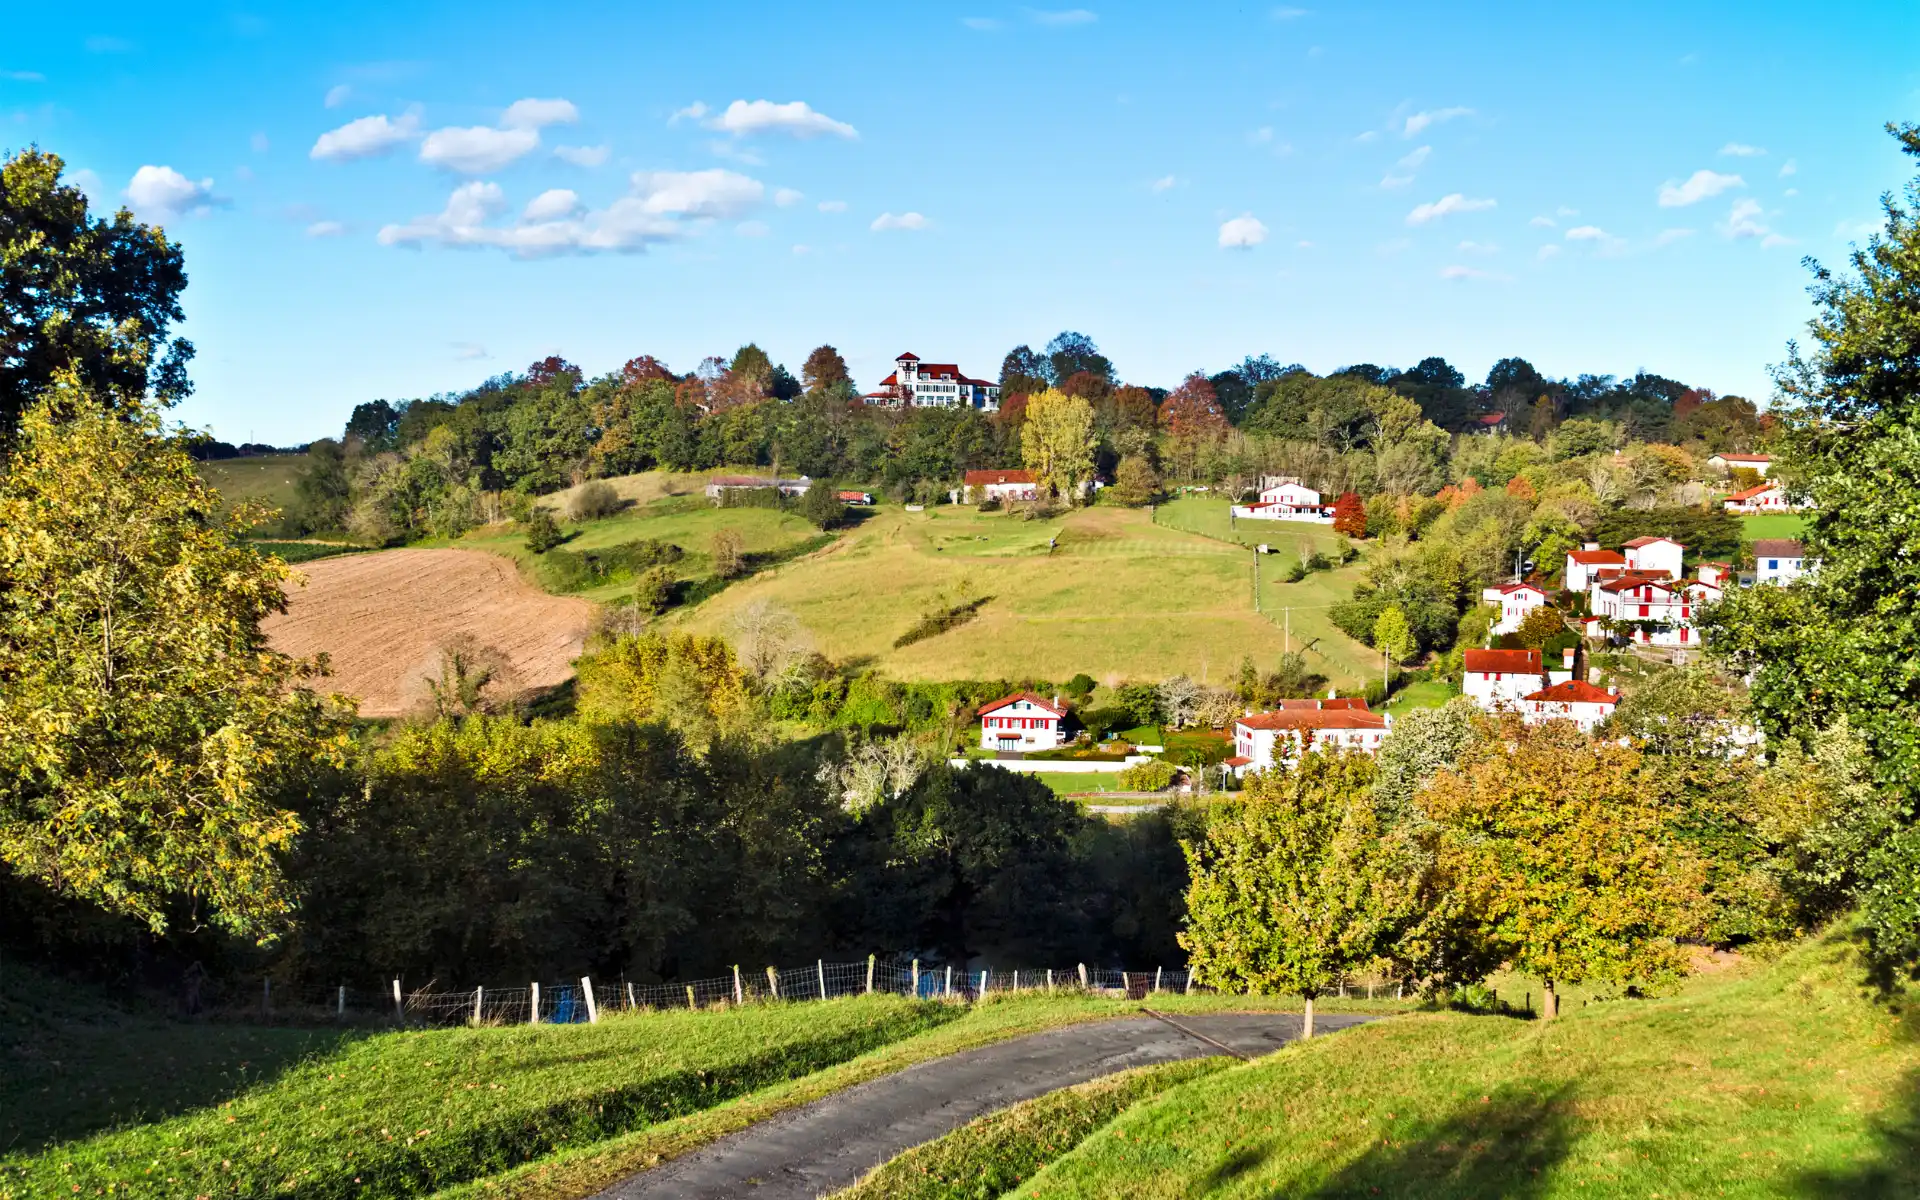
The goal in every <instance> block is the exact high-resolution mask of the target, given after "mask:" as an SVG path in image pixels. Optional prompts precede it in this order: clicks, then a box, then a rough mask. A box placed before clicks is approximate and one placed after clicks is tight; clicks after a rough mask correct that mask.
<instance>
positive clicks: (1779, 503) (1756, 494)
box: [1722, 483, 1804, 513]
mask: <svg viewBox="0 0 1920 1200" xmlns="http://www.w3.org/2000/svg"><path fill="white" fill-rule="evenodd" d="M1722 504H1723V506H1724V507H1725V508H1726V510H1727V511H1728V512H1734V513H1783V512H1793V511H1794V510H1795V509H1798V508H1802V507H1804V506H1803V505H1799V504H1795V503H1793V502H1792V501H1791V500H1789V499H1788V498H1787V489H1785V488H1783V487H1781V486H1780V485H1779V484H1778V483H1756V484H1754V485H1753V486H1752V487H1750V488H1742V489H1741V490H1740V491H1737V492H1735V493H1733V495H1731V496H1728V497H1727V498H1726V499H1725V500H1724V501H1722Z"/></svg>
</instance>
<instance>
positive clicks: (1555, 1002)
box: [1540, 979, 1560, 1021]
mask: <svg viewBox="0 0 1920 1200" xmlns="http://www.w3.org/2000/svg"><path fill="white" fill-rule="evenodd" d="M1559 1015H1560V996H1559V994H1558V993H1557V992H1555V991H1554V990H1553V980H1551V979H1548V980H1544V981H1542V983H1541V985H1540V1016H1541V1017H1542V1018H1543V1019H1545V1020H1548V1021H1551V1020H1553V1019H1554V1018H1555V1017H1557V1016H1559Z"/></svg>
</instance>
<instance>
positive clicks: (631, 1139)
mask: <svg viewBox="0 0 1920 1200" xmlns="http://www.w3.org/2000/svg"><path fill="white" fill-rule="evenodd" d="M1151 1003H1152V1005H1153V1007H1154V1008H1155V1009H1158V1010H1159V1011H1161V1012H1170V1013H1181V1012H1255V1011H1261V1012H1270V1011H1297V1010H1298V1008H1299V1002H1298V1001H1297V1000H1292V999H1289V998H1285V997H1259V996H1255V997H1247V996H1210V995H1194V996H1176V995H1168V994H1162V995H1159V996H1155V997H1152V998H1151ZM1322 1007H1323V1008H1325V1009H1326V1010H1327V1011H1333V1010H1334V1009H1335V1008H1336V1007H1337V1008H1338V1009H1339V1011H1343V1012H1346V1011H1354V1012H1379V1013H1393V1012H1404V1011H1406V1010H1407V1007H1408V1006H1404V1005H1398V1004H1393V1003H1390V1002H1379V1003H1374V1004H1368V1003H1365V1002H1362V1001H1354V1002H1353V1003H1351V1004H1341V1005H1335V1004H1333V1003H1332V1002H1330V1001H1323V1002H1322ZM1139 1011H1140V1005H1138V1004H1135V1003H1129V1002H1124V1001H1115V1000H1103V999H1096V998H1093V997H1087V996H1077V995H1060V996H1057V997H1049V996H1044V995H1025V996H1020V997H1018V998H1014V999H1004V1000H1003V999H993V1000H989V1001H987V1002H986V1003H984V1004H979V1005H975V1006H974V1007H972V1008H970V1009H967V1010H965V1014H964V1015H963V1016H961V1017H960V1018H959V1019H957V1020H954V1021H952V1022H949V1023H948V1024H946V1025H943V1026H941V1027H940V1028H938V1029H935V1030H933V1031H932V1032H930V1033H925V1034H921V1035H920V1036H918V1037H915V1038H910V1039H907V1040H904V1041H900V1042H895V1043H894V1044H892V1045H889V1046H886V1047H883V1048H881V1049H879V1050H875V1051H872V1052H870V1053H868V1054H866V1055H863V1056H862V1057H860V1058H857V1059H854V1060H852V1061H850V1062H846V1063H842V1064H840V1065H838V1066H835V1067H829V1068H828V1069H826V1070H824V1071H819V1072H816V1073H815V1074H812V1075H808V1076H806V1077H805V1078H803V1079H796V1080H793V1081H791V1082H788V1083H783V1084H778V1085H776V1086H774V1087H770V1088H767V1089H765V1090H764V1091H761V1092H756V1093H755V1094H753V1095H751V1096H745V1097H742V1098H740V1099H738V1100H735V1101H732V1102H731V1103H728V1104H723V1105H719V1106H717V1107H715V1108H713V1109H710V1110H707V1111H705V1112H700V1113H695V1114H693V1115H692V1116H688V1117H683V1118H680V1119H678V1120H674V1121H667V1122H663V1123H661V1124H659V1125H656V1126H653V1127H651V1128H648V1129H642V1130H638V1131H636V1132H634V1133H630V1134H627V1135H624V1136H621V1137H616V1138H612V1139H609V1140H607V1141H605V1142H602V1143H600V1144H598V1145H593V1146H570V1147H568V1148H566V1149H563V1150H560V1151H558V1152H556V1153H554V1154H552V1155H550V1156H548V1157H547V1158H546V1159H544V1160H543V1161H540V1162H537V1163H529V1164H527V1165H526V1166H523V1167H518V1168H515V1169H513V1170H510V1171H506V1172H503V1173H502V1174H500V1175H497V1176H494V1177H492V1178H490V1179H486V1180H480V1181H477V1182H474V1183H470V1184H466V1185H464V1186H461V1187H456V1188H451V1189H449V1190H447V1191H445V1192H443V1193H440V1194H438V1195H437V1197H436V1200H474V1198H476V1197H488V1198H496V1197H497V1198H508V1200H576V1198H577V1197H580V1196H586V1195H591V1194H593V1193H594V1192H597V1191H599V1190H601V1189H603V1188H606V1187H608V1186H610V1185H611V1184H613V1183H616V1182H618V1181H619V1180H621V1179H624V1178H626V1177H627V1176H629V1175H632V1174H634V1173H636V1172H638V1171H643V1170H645V1169H647V1168H648V1167H652V1166H657V1165H658V1164H660V1163H661V1162H664V1161H665V1160H667V1159H670V1158H676V1157H678V1156H680V1155H682V1154H686V1153H689V1152H690V1151H693V1150H697V1149H698V1148H700V1147H701V1146H704V1145H706V1144H707V1143H709V1142H712V1141H715V1140H717V1139H719V1138H722V1137H725V1136H726V1135H728V1134H730V1133H735V1132H738V1131H739V1130H742V1129H745V1128H746V1127H747V1126H749V1125H752V1124H754V1123H755V1122H758V1121H764V1120H766V1119H767V1118H769V1117H773V1116H777V1115H778V1114H780V1113H782V1112H785V1111H787V1110H788V1109H792V1108H797V1107H799V1106H800V1105H802V1104H809V1103H812V1102H813V1101H815V1100H818V1099H820V1098H821V1097H823V1096H829V1095H832V1094H833V1093H834V1092H838V1091H841V1090H843V1089H845V1088H850V1087H854V1086H856V1085H858V1084H862V1083H865V1082H867V1081H868V1080H869V1079H878V1078H879V1077H880V1076H882V1075H890V1074H892V1073H893V1072H895V1071H898V1070H902V1069H903V1068H906V1067H910V1066H913V1065H914V1064H916V1063H922V1062H927V1061H929V1060H931V1059H935V1058H941V1057H944V1056H946V1055H948V1054H958V1053H959V1052H961V1051H963V1050H971V1049H974V1048H975V1047H978V1046H985V1045H988V1044H990V1043H993V1042H998V1041H1003V1040H1005V1039H1007V1038H1013V1037H1020V1036H1022V1035H1024V1034H1029V1033H1038V1032H1040V1031H1042V1030H1046V1029H1054V1028H1058V1027H1060V1026H1062V1025H1074V1024H1078V1023H1080V1022H1083V1021H1099V1020H1106V1019H1109V1018H1113V1017H1125V1016H1133V1015H1135V1014H1137V1013H1138V1012H1139Z"/></svg>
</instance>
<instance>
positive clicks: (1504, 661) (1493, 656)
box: [1462, 650, 1540, 675]
mask: <svg viewBox="0 0 1920 1200" xmlns="http://www.w3.org/2000/svg"><path fill="white" fill-rule="evenodd" d="M1462 657H1463V658H1464V659H1465V660H1466V661H1465V666H1466V669H1467V670H1469V671H1480V672H1484V673H1488V674H1492V673H1495V672H1497V673H1499V674H1503V675H1538V674H1540V652H1539V651H1538V650H1469V651H1467V652H1466V654H1464V655H1463V656H1462Z"/></svg>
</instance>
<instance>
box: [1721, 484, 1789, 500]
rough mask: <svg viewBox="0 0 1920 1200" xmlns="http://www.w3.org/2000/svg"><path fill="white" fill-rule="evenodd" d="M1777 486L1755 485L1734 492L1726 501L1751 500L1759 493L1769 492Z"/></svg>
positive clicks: (1777, 485)
mask: <svg viewBox="0 0 1920 1200" xmlns="http://www.w3.org/2000/svg"><path fill="white" fill-rule="evenodd" d="M1779 486H1780V485H1779V484H1777V483H1756V484H1754V485H1753V486H1752V487H1750V488H1745V489H1743V490H1741V491H1738V492H1735V493H1734V494H1733V495H1731V496H1728V497H1727V499H1728V500H1732V501H1740V500H1751V499H1753V498H1754V497H1755V496H1758V495H1759V494H1760V493H1762V492H1771V491H1773V490H1774V489H1775V488H1777V487H1779Z"/></svg>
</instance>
